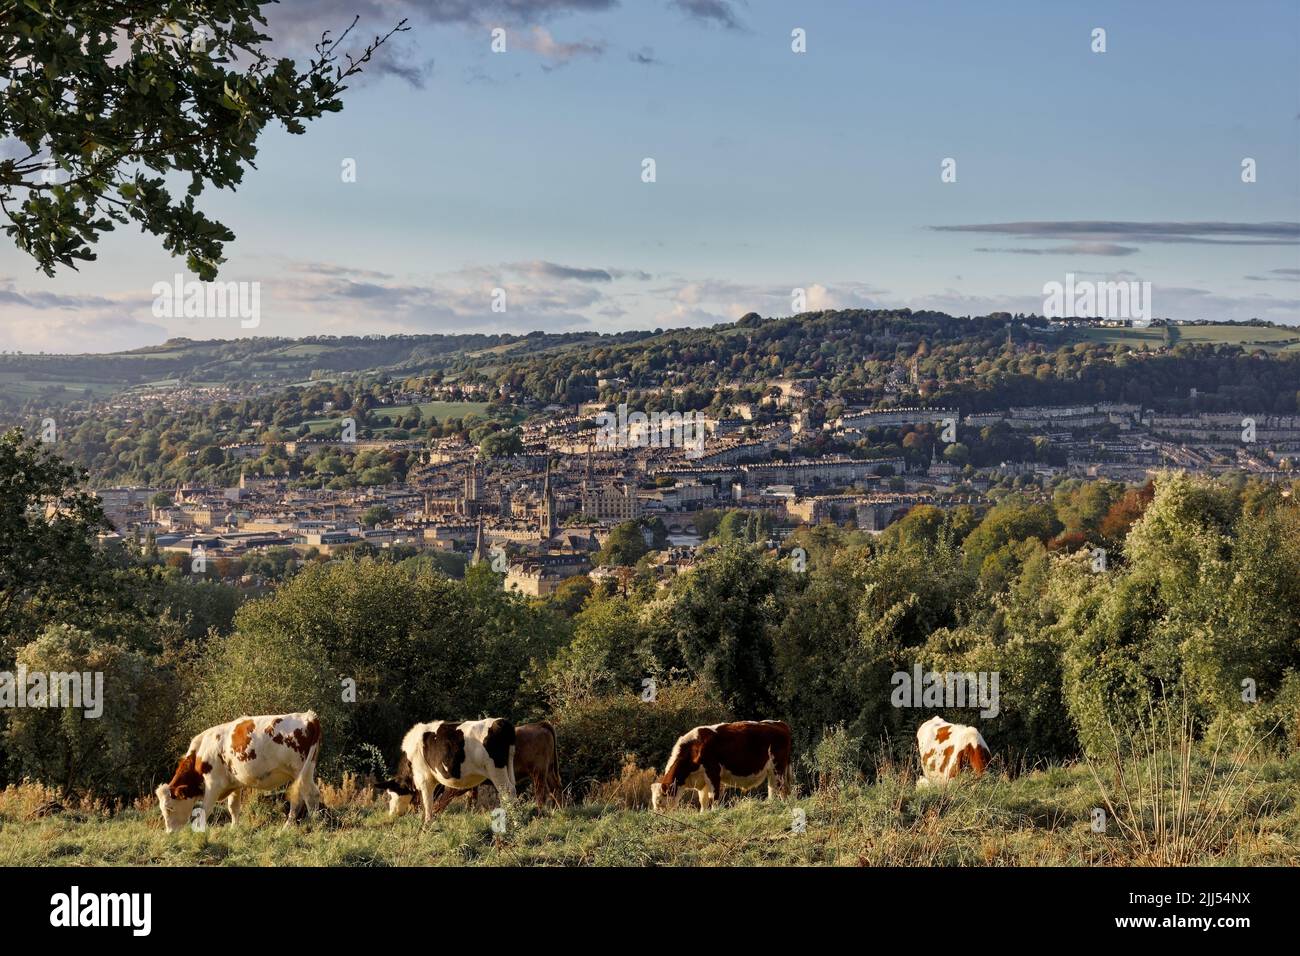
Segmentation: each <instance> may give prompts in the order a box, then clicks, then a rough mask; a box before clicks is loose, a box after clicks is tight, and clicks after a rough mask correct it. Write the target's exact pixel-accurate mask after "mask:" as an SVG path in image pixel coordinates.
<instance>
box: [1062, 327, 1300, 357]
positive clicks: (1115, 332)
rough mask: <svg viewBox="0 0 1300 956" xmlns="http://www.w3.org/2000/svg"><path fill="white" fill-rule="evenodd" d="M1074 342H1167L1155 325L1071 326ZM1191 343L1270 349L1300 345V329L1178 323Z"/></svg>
mask: <svg viewBox="0 0 1300 956" xmlns="http://www.w3.org/2000/svg"><path fill="white" fill-rule="evenodd" d="M1068 341H1071V342H1104V343H1106V344H1107V345H1117V344H1123V345H1130V346H1133V347H1134V348H1138V347H1141V346H1143V345H1145V346H1147V347H1148V348H1152V349H1156V348H1160V347H1162V346H1164V345H1165V329H1164V327H1163V326H1153V327H1149V328H1145V329H1101V328H1095V329H1071V330H1069V339H1068ZM1179 343H1186V344H1189V345H1240V346H1241V347H1242V348H1246V349H1250V348H1262V349H1267V350H1268V351H1270V352H1276V351H1288V350H1292V349H1296V348H1300V330H1298V329H1281V328H1268V327H1261V326H1250V325H1186V326H1175V327H1174V344H1179Z"/></svg>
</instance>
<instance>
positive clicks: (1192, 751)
mask: <svg viewBox="0 0 1300 956" xmlns="http://www.w3.org/2000/svg"><path fill="white" fill-rule="evenodd" d="M1107 723H1108V724H1109V725H1110V730H1111V736H1112V738H1113V740H1114V744H1115V746H1114V749H1113V750H1112V751H1111V752H1110V754H1109V755H1108V759H1107V760H1105V761H1104V762H1100V761H1097V760H1094V759H1092V758H1088V759H1087V761H1086V762H1087V766H1088V770H1089V772H1090V773H1091V774H1092V778H1093V780H1094V782H1095V783H1096V785H1097V789H1098V790H1099V791H1100V793H1101V798H1102V801H1103V802H1104V805H1105V810H1106V813H1107V815H1108V819H1110V820H1113V821H1114V822H1115V824H1116V825H1117V826H1118V827H1119V829H1120V832H1121V833H1122V835H1123V838H1124V840H1125V842H1126V843H1127V849H1128V851H1129V862H1131V863H1133V864H1136V865H1152V866H1188V865H1192V864H1193V863H1196V862H1202V861H1205V860H1213V859H1216V858H1219V857H1222V856H1224V855H1226V854H1227V853H1228V852H1229V850H1230V848H1231V847H1233V846H1234V845H1239V844H1240V843H1242V842H1243V841H1246V840H1249V839H1251V838H1254V837H1255V836H1257V835H1258V834H1259V833H1260V832H1261V820H1262V818H1263V817H1264V816H1265V815H1266V814H1267V813H1268V811H1269V810H1270V809H1272V808H1271V807H1270V806H1269V803H1268V802H1267V801H1265V802H1261V803H1258V804H1255V805H1254V806H1253V808H1252V801H1251V795H1252V794H1253V793H1255V792H1256V790H1257V787H1256V784H1257V782H1258V777H1259V774H1260V772H1261V770H1262V767H1263V764H1262V763H1260V762H1259V761H1256V760H1254V759H1253V758H1254V757H1255V754H1256V752H1257V751H1258V750H1259V749H1260V747H1261V746H1262V745H1263V744H1264V742H1265V740H1266V739H1267V737H1268V735H1265V736H1264V737H1261V738H1258V739H1256V740H1254V741H1253V742H1252V743H1251V744H1250V745H1249V746H1248V747H1237V748H1233V750H1232V752H1231V753H1227V752H1225V750H1226V749H1227V748H1226V746H1225V745H1226V744H1227V735H1226V732H1223V733H1220V734H1219V735H1218V736H1217V737H1216V738H1215V739H1214V740H1213V741H1212V742H1208V743H1204V744H1199V745H1198V744H1197V742H1196V740H1195V735H1194V731H1193V727H1192V718H1191V715H1190V714H1189V712H1188V710H1187V703H1186V698H1185V697H1183V698H1182V701H1181V703H1175V702H1171V701H1168V700H1164V701H1161V702H1159V703H1151V702H1148V706H1147V712H1146V714H1145V715H1143V716H1142V718H1141V719H1140V720H1139V721H1138V723H1137V725H1136V726H1135V727H1133V728H1132V729H1130V730H1126V732H1125V733H1123V734H1121V733H1120V732H1119V731H1117V730H1116V728H1115V725H1114V724H1113V723H1112V722H1110V721H1109V719H1108V720H1107ZM1103 773H1105V774H1106V775H1107V776H1108V777H1109V785H1108V783H1107V782H1105V781H1103V779H1102V775H1103Z"/></svg>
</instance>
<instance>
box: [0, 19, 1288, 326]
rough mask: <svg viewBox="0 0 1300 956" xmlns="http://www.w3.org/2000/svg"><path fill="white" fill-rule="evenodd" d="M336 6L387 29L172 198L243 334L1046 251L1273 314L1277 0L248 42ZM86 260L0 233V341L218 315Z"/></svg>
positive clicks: (957, 265)
mask: <svg viewBox="0 0 1300 956" xmlns="http://www.w3.org/2000/svg"><path fill="white" fill-rule="evenodd" d="M354 13H358V14H361V15H362V22H361V25H360V27H359V29H361V30H364V31H366V32H367V33H370V34H373V33H374V32H376V31H381V30H383V29H386V27H387V26H388V25H390V24H391V23H392V22H394V21H395V20H396V19H399V18H400V17H402V16H407V17H409V18H410V23H411V27H412V29H411V31H410V32H408V33H406V34H403V35H402V36H401V37H400V38H399V39H398V40H397V41H395V42H394V44H393V45H392V46H390V47H388V48H386V49H385V50H383V51H381V53H380V55H379V56H380V58H381V60H380V62H378V63H376V64H374V67H375V68H374V69H372V70H371V71H370V75H369V76H367V77H366V78H364V79H363V80H362V81H361V82H360V83H358V84H357V85H356V86H354V88H353V89H351V90H350V91H348V93H347V94H345V108H344V110H343V111H342V112H341V113H339V114H336V115H333V116H329V117H326V118H325V119H323V120H320V121H318V122H316V123H313V124H311V125H309V127H308V130H307V133H306V134H305V135H304V136H297V137H295V136H289V135H287V134H284V133H283V132H281V131H275V132H272V133H269V134H268V135H267V136H266V138H265V140H264V142H263V147H262V151H261V154H260V156H259V160H258V165H259V168H258V169H257V170H253V171H249V173H248V174H247V175H246V178H245V183H244V185H243V186H242V187H241V189H240V190H239V191H238V192H237V193H234V194H230V193H224V194H217V193H212V192H210V193H208V194H206V195H205V197H204V198H203V200H202V205H203V207H204V208H205V209H207V210H208V211H210V212H211V213H212V214H214V215H215V216H217V217H218V218H220V219H221V220H222V221H223V222H225V223H226V224H227V225H229V226H230V227H231V228H232V229H233V230H234V231H235V232H236V233H237V235H238V239H237V241H236V242H235V243H233V244H231V245H230V246H229V247H228V250H227V251H228V262H227V264H226V265H225V266H224V267H223V272H222V278H223V279H227V280H240V281H248V282H254V281H255V282H259V283H260V284H261V302H262V317H261V323H260V325H259V326H258V328H257V329H256V330H254V331H253V333H252V334H265V335H304V334H313V333H329V334H339V335H343V334H365V333H386V332H426V331H433V332H437V331H473V330H482V331H529V330H531V329H535V328H544V329H548V330H561V329H594V330H618V329H626V328H655V327H670V326H681V325H707V324H712V323H715V322H721V321H727V320H732V319H735V318H738V317H739V316H740V315H741V314H743V313H744V312H747V311H751V310H752V311H757V312H760V313H761V314H764V315H783V314H788V313H789V312H790V311H791V309H790V300H791V290H792V289H794V288H796V287H800V288H804V289H806V290H807V302H808V305H807V307H808V308H810V309H815V308H828V307H852V306H867V307H893V306H905V305H906V306H911V307H913V308H938V309H943V310H945V311H949V312H952V313H954V314H972V313H975V314H978V313H983V312H987V311H991V310H995V309H1007V310H1011V311H1037V312H1041V311H1042V308H1043V304H1042V303H1043V294H1042V287H1043V285H1044V283H1047V282H1051V281H1063V280H1064V277H1065V274H1066V273H1067V272H1073V273H1075V274H1076V275H1077V276H1080V277H1096V278H1101V277H1114V278H1128V279H1134V280H1138V281H1149V282H1150V283H1151V287H1152V293H1151V294H1152V300H1153V311H1154V313H1155V314H1156V315H1167V316H1172V317H1175V318H1189V319H1190V318H1233V319H1246V318H1250V317H1252V316H1259V317H1261V318H1268V319H1273V320H1275V321H1282V322H1297V323H1300V251H1298V250H1300V245H1298V244H1297V243H1300V224H1298V222H1300V83H1298V81H1300V4H1298V3H1296V2H1295V0H1278V2H1269V0H1244V2H1235V3H1228V2H1223V3H1209V2H1165V0H1159V2H1143V3H1131V2H1124V3H1069V4H1066V3H1051V2H1042V0H1038V2H999V3H993V4H972V3H969V2H963V0H943V2H940V0H933V2H927V0H908V2H901V0H900V2H872V3H862V2H859V3H848V2H844V3H831V2H805V3H768V2H759V0H751V2H748V3H745V2H739V0H682V2H673V0H647V2H631V0H624V2H622V3H614V2H610V0H478V2H469V0H433V2H430V0H422V2H414V0H366V2H360V3H358V2H350V0H290V2H286V3H284V4H281V5H280V6H279V7H278V8H271V27H272V29H271V31H270V32H272V34H273V35H275V36H276V39H277V44H278V45H279V47H280V48H281V49H283V50H285V51H287V52H290V53H300V52H301V51H302V49H303V48H304V44H306V43H307V42H308V40H309V38H310V37H312V36H313V35H315V34H316V33H318V32H319V30H321V29H324V28H326V27H334V28H337V27H340V26H344V25H346V24H347V23H348V22H349V21H350V20H351V17H352V15H353V14H354ZM494 27H500V28H503V29H505V30H506V45H507V52H505V53H493V52H491V50H490V42H491V36H490V31H491V29H492V28H494ZM796 27H798V28H802V29H804V30H805V31H806V35H807V52H806V53H803V54H796V53H794V52H792V51H791V30H792V29H794V28H796ZM1098 27H1100V28H1103V29H1104V30H1105V31H1106V47H1107V49H1106V52H1105V53H1095V52H1093V51H1092V49H1091V44H1092V37H1091V34H1092V31H1093V30H1094V28H1098ZM646 157H650V158H653V159H654V160H655V162H656V167H657V168H656V173H657V181H656V182H654V183H644V182H642V181H641V164H642V160H643V159H644V158H646ZM949 157H951V158H953V159H955V160H956V169H957V181H956V182H953V183H944V182H942V181H941V178H940V164H941V162H942V161H943V160H944V159H945V158H949ZM1246 157H1250V158H1253V159H1254V160H1255V161H1256V164H1257V181H1256V182H1254V183H1243V182H1242V180H1241V162H1242V160H1243V158H1246ZM344 159H354V160H355V161H356V168H357V177H356V182H350V183H345V182H342V180H341V176H340V170H341V164H342V162H343V160H344ZM1189 223H1190V224H1193V225H1190V226H1189V225H1186V224H1189ZM953 227H960V228H953ZM99 254H100V258H99V261H98V262H96V263H92V264H87V265H86V266H84V267H83V268H82V270H81V272H80V273H74V272H71V271H64V272H61V273H60V274H59V275H58V277H57V278H55V279H48V278H46V277H44V276H43V275H41V274H40V273H39V272H36V271H35V270H33V269H32V268H31V264H30V262H29V261H28V260H26V259H25V258H24V257H23V256H22V255H21V254H20V253H18V252H17V251H16V250H14V249H12V248H11V247H9V246H8V245H4V246H2V247H0V349H14V348H21V349H23V350H25V351H37V350H45V351H68V350H72V351H102V350H110V349H116V348H129V347H135V346H139V345H146V344H152V343H156V342H160V341H162V340H163V339H165V338H167V337H169V336H174V335H186V336H190V337H194V338H218V337H220V338H231V337H238V336H241V335H247V334H250V333H249V332H248V331H244V330H241V329H240V328H239V323H238V320H237V319H221V318H204V319H182V318H177V319H157V318H155V317H154V316H153V314H152V312H151V308H150V306H151V303H152V298H153V297H152V294H151V292H150V288H151V286H152V285H153V283H155V282H158V281H160V280H170V279H171V277H172V276H173V275H174V274H175V273H176V272H178V271H180V272H182V273H183V272H184V264H183V262H182V261H180V260H175V259H172V258H171V257H169V256H168V255H167V254H166V253H165V252H164V251H163V250H162V249H161V248H160V246H159V245H158V244H157V242H156V241H155V240H153V239H151V238H149V237H144V236H140V235H138V234H135V233H133V232H128V231H124V232H122V233H119V234H117V235H114V236H111V237H109V238H108V239H107V240H106V241H104V242H102V243H101V244H100V247H99ZM494 288H501V289H504V290H505V291H506V303H507V306H506V311H505V312H504V313H494V312H492V311H491V308H490V304H491V291H492V289H494Z"/></svg>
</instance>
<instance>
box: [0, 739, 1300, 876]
mask: <svg viewBox="0 0 1300 956" xmlns="http://www.w3.org/2000/svg"><path fill="white" fill-rule="evenodd" d="M1147 739H1148V740H1149V739H1150V737H1149V736H1148V737H1147ZM1175 740H1176V738H1175ZM1168 749H1169V748H1167V747H1162V749H1161V752H1160V754H1159V757H1160V759H1161V760H1162V761H1163V765H1162V766H1163V769H1161V770H1160V774H1161V777H1160V779H1161V780H1162V781H1165V782H1166V784H1167V783H1168V782H1169V781H1170V779H1171V775H1170V771H1169V769H1168V768H1169V767H1170V766H1172V767H1173V768H1174V769H1175V772H1174V773H1173V774H1172V780H1173V781H1174V782H1175V783H1177V782H1178V781H1180V780H1183V779H1186V780H1187V781H1189V784H1190V786H1188V787H1183V786H1182V785H1181V784H1179V785H1178V786H1177V787H1173V786H1166V787H1165V790H1166V791H1167V792H1168V793H1169V794H1171V795H1172V794H1176V793H1183V792H1186V793H1187V794H1188V796H1187V797H1186V798H1184V800H1183V802H1182V803H1181V804H1180V803H1179V800H1178V798H1177V797H1162V798H1161V800H1162V801H1163V802H1162V804H1161V805H1162V807H1163V808H1164V812H1163V813H1162V814H1161V816H1162V817H1163V818H1165V820H1166V823H1165V824H1163V827H1164V829H1163V830H1161V829H1160V828H1159V827H1158V826H1157V825H1156V823H1155V819H1156V817H1155V815H1152V814H1150V813H1147V814H1146V815H1145V816H1144V815H1143V814H1141V813H1139V812H1137V808H1138V807H1141V806H1143V804H1142V803H1141V801H1139V800H1137V796H1136V795H1137V793H1138V792H1139V791H1138V786H1139V784H1138V780H1137V777H1135V776H1134V774H1135V773H1136V769H1135V766H1134V765H1133V764H1132V763H1131V762H1129V763H1123V764H1121V766H1122V768H1123V772H1124V774H1125V776H1124V782H1125V785H1126V786H1127V788H1128V792H1129V794H1130V795H1131V796H1133V797H1134V804H1133V805H1134V808H1135V809H1134V813H1133V814H1132V816H1126V815H1125V814H1126V811H1125V810H1124V809H1123V808H1124V807H1125V806H1127V804H1125V803H1124V800H1123V797H1122V793H1123V790H1122V789H1121V788H1118V787H1113V786H1112V784H1111V783H1110V782H1108V783H1107V784H1106V786H1105V787H1103V786H1101V784H1100V782H1099V780H1100V779H1106V778H1107V774H1105V773H1102V772H1101V771H1100V770H1099V769H1098V768H1089V767H1088V766H1086V765H1085V764H1082V763H1080V764H1075V765H1067V766H1052V767H1047V768H1044V769H1042V770H1039V771H1033V772H1030V773H1025V774H1023V775H1020V776H1016V777H1008V776H1006V775H1005V774H1002V773H988V774H985V775H984V776H983V777H980V778H974V777H964V778H961V779H959V780H957V781H955V782H953V783H952V784H950V785H947V786H942V787H931V788H927V789H925V790H919V791H918V790H917V789H916V770H915V768H914V767H911V766H907V765H900V764H889V763H885V764H883V765H882V766H881V767H880V769H879V771H878V773H877V775H876V777H875V779H874V780H872V781H871V782H866V781H861V780H859V781H843V780H841V781H839V782H838V783H837V785H836V786H834V787H827V788H820V789H815V790H813V791H812V792H811V793H808V794H805V795H798V794H795V795H792V796H791V797H790V798H789V799H776V800H771V801H768V800H764V799H762V798H761V797H762V794H761V793H759V794H751V795H748V796H745V795H737V794H735V793H734V791H730V790H729V791H727V799H726V800H725V801H724V803H723V805H722V806H721V807H719V808H717V809H713V810H710V811H708V812H707V813H700V812H699V811H698V810H697V809H695V807H694V804H693V802H692V801H686V800H684V801H682V802H681V805H680V806H679V807H677V808H676V809H672V810H669V811H668V812H666V813H653V812H651V811H649V810H647V809H645V807H646V806H647V805H648V803H649V789H650V783H651V782H652V780H653V772H652V771H649V770H646V769H643V768H641V767H638V766H637V765H636V763H635V762H633V761H627V762H626V763H625V766H624V768H623V771H622V773H620V775H619V777H618V779H616V780H611V781H608V782H607V783H604V784H602V785H600V786H597V787H595V788H594V789H593V790H592V792H591V793H590V794H588V799H587V801H586V802H585V803H579V804H574V805H568V806H565V807H563V808H562V809H558V810H554V809H552V810H548V811H547V812H546V813H541V814H539V813H538V812H537V811H536V809H535V807H533V806H532V805H531V802H530V801H520V802H518V803H516V804H514V805H513V812H512V814H511V817H510V823H509V827H508V830H507V832H506V833H505V834H504V835H502V834H497V833H494V832H493V830H492V826H491V817H490V815H489V813H488V812H487V811H485V810H482V809H476V808H473V807H471V806H470V805H469V803H468V801H464V800H459V801H457V802H456V803H455V804H454V805H453V806H452V807H451V808H449V809H448V810H447V811H446V812H445V813H443V814H442V815H441V816H439V817H438V818H437V819H436V820H435V821H434V823H433V824H432V825H431V826H428V827H422V826H421V821H420V819H419V815H418V814H416V815H410V814H408V815H407V816H404V817H402V818H400V819H397V820H393V819H390V818H388V816H387V812H386V811H387V807H386V801H385V800H384V799H383V795H382V794H376V793H375V791H374V789H373V787H371V786H369V785H368V783H369V782H368V781H366V780H364V779H357V778H355V777H345V778H343V779H342V780H339V781H334V782H331V781H321V784H320V786H321V790H322V795H323V797H324V803H325V809H324V810H323V812H322V813H321V814H320V815H319V816H317V817H314V818H312V819H311V820H309V821H306V822H304V823H300V824H298V825H296V826H294V827H290V828H287V829H282V828H281V826H280V823H281V822H282V821H283V819H284V816H283V814H284V810H283V806H284V802H283V795H282V794H277V795H274V796H266V797H263V798H262V799H261V800H259V801H256V802H255V803H254V804H253V805H252V806H251V807H250V818H249V820H248V823H247V824H241V825H240V826H239V827H238V828H231V827H230V826H229V825H228V824H227V823H226V821H225V818H224V817H221V818H219V819H218V821H217V822H216V823H215V824H214V825H212V826H210V827H209V828H208V829H207V830H206V831H205V832H202V833H193V832H190V831H185V832H182V833H179V834H174V835H168V834H166V833H164V832H163V829H162V821H161V819H160V817H159V814H158V810H157V807H156V806H155V805H153V804H152V803H150V802H146V803H147V805H146V806H143V807H140V808H139V809H137V808H133V807H125V808H119V809H117V810H113V809H112V808H109V807H107V806H105V805H103V804H99V803H95V802H90V803H88V804H86V805H85V806H84V807H83V806H82V805H78V806H77V807H74V808H64V809H63V810H62V811H61V812H48V813H45V814H43V815H41V814H40V813H39V810H40V808H41V807H43V806H45V805H46V804H48V803H49V801H50V800H51V797H52V793H51V791H49V790H48V789H46V788H43V787H39V786H36V785H32V784H27V785H22V786H14V787H9V788H8V789H6V790H4V791H0V866H48V865H60V864H62V865H77V866H97V865H125V866H166V865H173V866H175V865H180V866H209V865H240V866H295V865H297V866H304V865H311V866H430V865H434V866H446V865H453V866H463V865H491V866H610V865H617V866H736V865H744V866H810V865H812V866H823V865H829V866H855V865H857V866H1007V865H1018V866H1095V865H1109V866H1116V865H1134V864H1143V863H1145V864H1160V863H1163V862H1165V861H1166V860H1178V861H1186V862H1189V863H1192V864H1195V865H1214V864H1222V865H1273V866H1277V865H1300V755H1295V756H1292V757H1290V758H1287V759H1280V758H1277V757H1266V756H1260V755H1256V756H1254V757H1252V758H1250V760H1249V761H1247V762H1246V764H1244V765H1243V764H1242V763H1241V761H1240V760H1239V759H1237V758H1236V757H1234V758H1233V759H1231V760H1229V759H1222V758H1221V759H1217V760H1216V759H1215V757H1214V754H1213V748H1212V747H1211V748H1210V749H1209V750H1208V751H1206V752H1201V751H1200V749H1199V748H1198V749H1197V750H1196V751H1195V752H1194V753H1193V754H1192V755H1191V758H1190V766H1189V767H1188V769H1187V770H1186V771H1183V770H1181V769H1179V768H1181V767H1183V766H1187V764H1188V758H1187V756H1186V755H1185V754H1184V753H1183V751H1182V750H1181V749H1180V748H1179V747H1177V746H1175V747H1174V748H1173V750H1172V753H1173V758H1172V759H1173V763H1172V764H1170V762H1169V761H1170V754H1169V753H1168V752H1166V751H1167V750H1168ZM1180 761H1181V763H1180ZM1143 772H1144V773H1153V772H1154V771H1152V770H1150V769H1148V768H1145V767H1144V768H1143ZM1141 788H1142V789H1141V793H1144V794H1149V793H1150V792H1151V790H1150V786H1149V784H1148V783H1146V782H1145V780H1144V782H1142V783H1141ZM1112 790H1114V793H1113V794H1112V792H1111V791H1112ZM1202 792H1203V793H1204V797H1203V798H1202V796H1201V794H1202ZM1234 794H1238V795H1235V796H1234ZM1106 795H1109V796H1110V801H1111V806H1112V807H1113V808H1114V809H1113V813H1112V814H1111V816H1112V819H1113V820H1118V819H1120V818H1123V819H1124V820H1125V822H1126V823H1128V824H1129V825H1130V826H1133V825H1134V823H1132V822H1130V821H1136V822H1137V823H1139V824H1140V829H1138V830H1137V831H1136V832H1139V833H1141V834H1143V836H1139V837H1132V836H1130V835H1129V834H1127V833H1125V832H1124V831H1123V829H1122V828H1121V827H1120V826H1119V825H1118V824H1112V826H1111V827H1110V828H1109V832H1107V833H1104V834H1097V833H1093V832H1092V830H1091V827H1090V825H1089V824H1090V814H1091V810H1092V808H1094V807H1098V806H1105V805H1106V804H1105V803H1104V800H1105V799H1106ZM1180 806H1182V807H1183V808H1184V809H1182V810H1180V809H1179V807H1180ZM800 819H802V820H803V821H804V823H805V825H804V826H803V827H799V826H796V825H795V824H796V822H797V821H799V820H800ZM1175 820H1181V821H1182V822H1180V823H1175ZM1159 833H1164V834H1165V837H1163V838H1158V837H1157V834H1159ZM1197 833H1199V834H1201V836H1196V837H1193V835H1194V834H1197ZM1176 834H1181V835H1182V836H1180V837H1178V838H1177V839H1175V835H1176ZM1143 839H1145V840H1146V841H1147V842H1146V844H1145V845H1146V846H1147V847H1148V849H1147V850H1146V851H1144V850H1143V849H1142V847H1143V845H1144V844H1143V843H1142V840H1143ZM1159 839H1163V840H1164V841H1165V842H1164V843H1163V844H1162V843H1160V842H1158V840H1159ZM1162 845H1163V846H1165V847H1167V848H1171V849H1174V848H1176V850H1177V852H1166V853H1164V854H1163V855H1162V853H1161V852H1160V850H1159V848H1160V847H1161V846H1162ZM1152 848H1154V851H1152Z"/></svg>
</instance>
